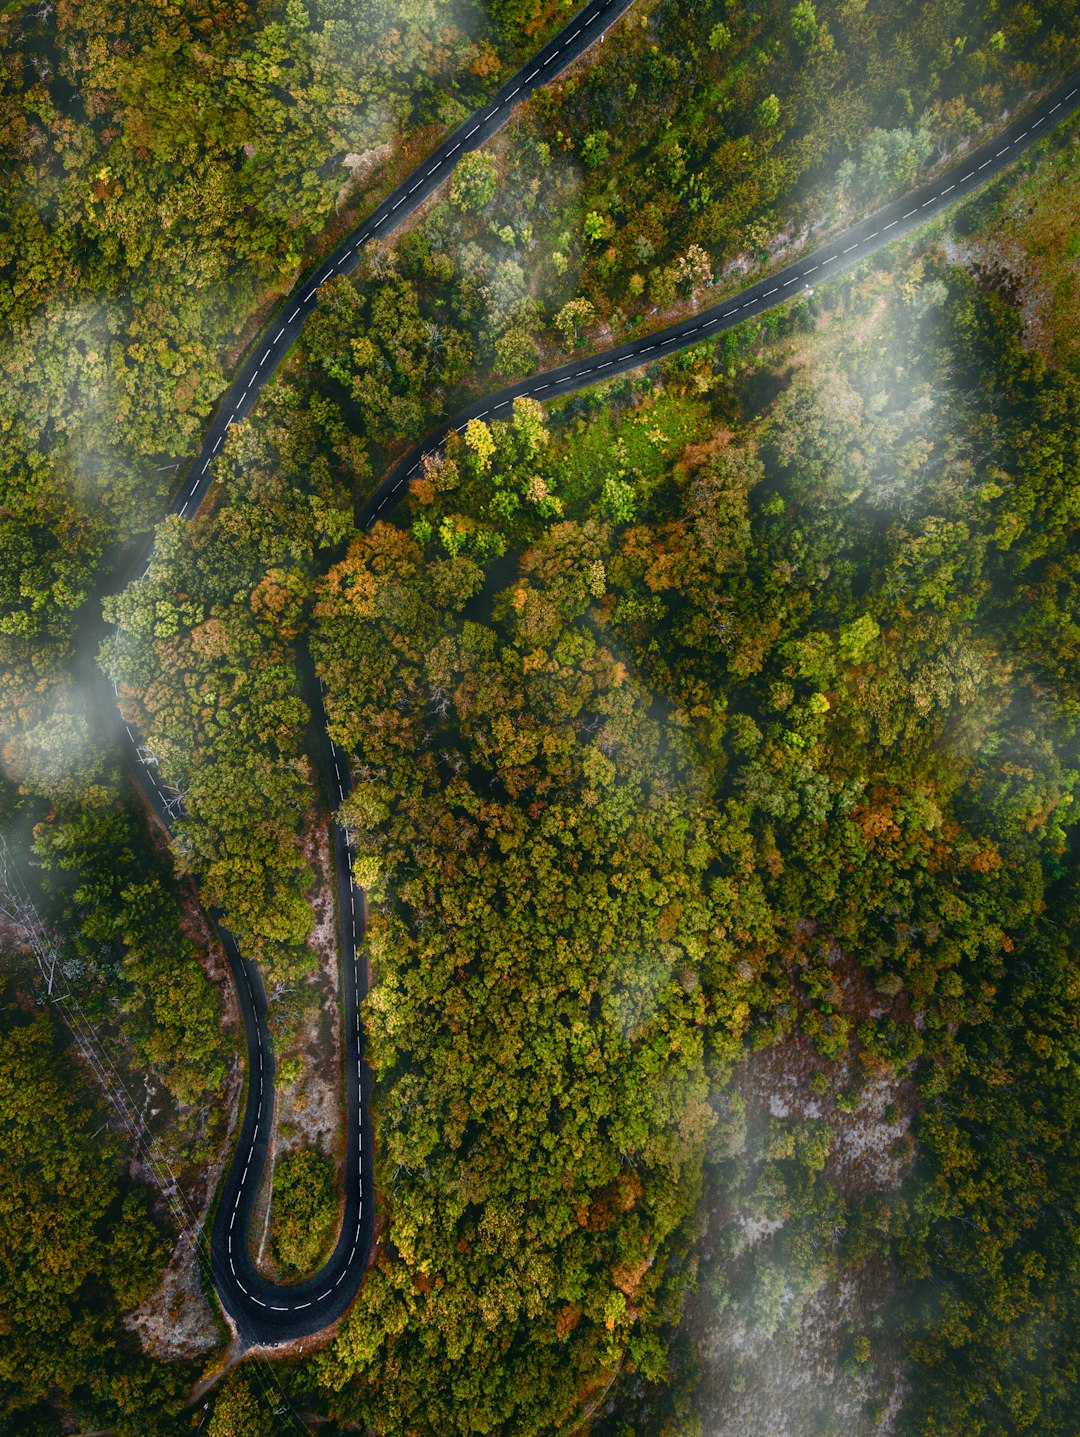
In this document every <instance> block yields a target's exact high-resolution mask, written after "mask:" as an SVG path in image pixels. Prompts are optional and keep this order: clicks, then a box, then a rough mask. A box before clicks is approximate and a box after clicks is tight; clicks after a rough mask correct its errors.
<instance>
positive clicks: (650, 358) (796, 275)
mask: <svg viewBox="0 0 1080 1437" xmlns="http://www.w3.org/2000/svg"><path fill="white" fill-rule="evenodd" d="M1078 108H1080V70H1078V71H1076V72H1075V73H1074V74H1073V75H1072V76H1071V77H1070V78H1069V79H1068V80H1066V81H1065V82H1064V83H1063V84H1061V85H1060V86H1058V88H1057V89H1056V90H1055V91H1054V92H1053V94H1051V95H1050V96H1048V98H1047V99H1046V100H1044V101H1043V103H1042V104H1041V105H1040V106H1039V107H1038V108H1037V109H1036V110H1035V111H1034V112H1033V113H1031V114H1029V115H1026V116H1025V117H1024V118H1023V119H1020V120H1016V121H1015V122H1014V123H1013V124H1012V125H1010V126H1009V127H1008V128H1007V129H1006V130H1004V131H1003V132H1002V133H1001V134H1000V135H998V136H997V137H996V138H995V139H993V140H991V141H989V142H988V143H987V144H985V145H983V146H982V148H981V149H978V150H976V151H975V152H974V153H973V154H971V155H969V156H968V157H967V158H966V159H965V160H963V161H962V162H961V163H959V164H957V165H954V166H953V167H952V168H951V169H950V170H949V171H948V172H947V173H946V174H943V175H941V176H940V177H939V178H938V179H936V180H934V181H931V182H930V183H929V184H926V185H923V186H922V187H921V188H920V189H917V190H913V191H912V192H911V193H910V194H907V195H904V196H903V197H902V198H901V199H898V200H894V201H893V203H892V204H890V205H887V206H885V208H884V209H880V210H878V211H876V212H875V213H874V214H872V215H871V216H870V217H869V218H867V219H864V220H860V221H859V223H858V224H855V225H852V226H851V227H850V228H849V229H846V230H845V231H844V232H843V233H842V234H839V235H837V236H836V237H835V238H834V239H832V240H830V241H829V242H828V244H826V245H822V246H821V247H820V248H819V249H817V250H815V251H814V252H813V253H812V254H808V255H805V256H804V257H803V258H802V259H799V260H796V261H795V262H794V263H793V264H790V265H787V266H786V267H785V268H784V269H781V270H777V271H776V272H775V273H773V274H771V275H769V276H767V277H766V278H765V279H760V280H758V281H757V282H756V283H754V284H752V285H749V286H748V287H747V288H746V289H744V290H741V291H740V292H739V293H738V294H734V295H731V296H730V297H729V298H728V299H726V300H723V301H721V303H719V304H715V305H713V306H712V307H711V308H710V309H705V310H701V311H699V312H698V313H697V314H695V315H691V316H690V317H689V318H687V319H684V320H680V321H679V323H678V324H672V325H669V326H668V327H667V328H666V329H661V330H656V331H654V332H653V333H651V334H645V335H642V336H640V337H639V338H638V339H634V340H630V341H628V342H627V343H626V344H620V345H618V346H617V347H616V348H614V349H609V350H606V351H605V352H603V353H601V354H593V355H590V356H589V357H588V358H586V359H580V360H575V361H572V362H571V363H569V364H563V365H560V366H559V368H557V369H549V370H547V371H546V372H545V373H542V374H534V375H532V376H531V377H530V378H529V379H521V380H518V381H517V382H516V383H514V384H508V385H507V386H506V387H505V388H503V389H499V390H497V391H495V392H494V393H492V394H488V395H486V396H485V397H484V398H483V399H478V400H477V401H476V402H475V403H474V404H470V405H469V406H468V408H467V409H463V410H462V411H461V412H460V414H456V415H455V416H454V417H453V419H449V420H447V421H446V422H445V423H443V424H441V425H439V427H438V428H437V429H435V430H433V431H432V432H431V434H429V435H428V436H427V438H426V439H424V440H423V441H422V442H421V443H420V444H418V445H417V446H416V447H415V448H414V449H412V450H410V451H409V453H408V454H406V455H405V456H404V458H402V459H400V460H399V461H398V462H397V463H396V464H395V465H394V467H393V468H392V469H391V470H390V471H389V473H388V474H387V475H386V477H385V479H383V481H382V483H381V484H380V485H379V487H378V488H377V489H376V491H375V493H374V494H373V495H372V496H371V498H370V499H369V500H368V502H367V503H366V504H365V505H364V508H363V510H362V511H361V514H360V523H361V525H362V526H364V527H367V528H370V527H371V525H372V524H373V523H374V522H375V520H376V519H378V518H381V517H384V516H385V513H386V512H387V511H389V510H390V509H392V508H393V507H394V505H395V503H396V502H398V500H400V498H401V496H402V494H403V492H404V485H405V483H406V481H407V480H408V479H410V478H411V477H412V475H414V474H416V473H417V472H418V471H419V470H420V468H421V465H422V464H423V461H424V459H425V458H427V457H428V456H429V455H431V454H434V453H436V452H437V451H438V449H439V448H440V446H441V445H442V444H443V443H444V442H445V440H446V437H447V435H448V434H450V433H451V431H454V430H456V431H457V432H458V433H459V434H460V433H461V431H462V430H463V429H464V428H465V426H466V425H467V424H468V422H469V420H470V419H498V418H505V417H506V414H505V412H506V411H507V410H509V409H510V408H511V406H512V405H513V402H514V400H515V399H520V398H526V397H527V398H531V399H536V400H539V402H540V403H546V402H549V401H550V400H552V399H561V398H562V397H563V395H565V394H572V393H573V392H574V391H575V390H577V389H585V388H587V387H588V386H589V385H591V384H599V383H601V382H602V381H604V380H608V379H614V378H615V376H616V375H619V374H625V373H627V371H628V370H631V369H639V368H641V367H642V366H643V365H647V364H652V363H653V362H654V361H655V360H657V359H664V358H666V357H667V356H668V355H671V354H677V353H678V352H679V351H680V350H683V349H689V348H691V347H692V346H693V345H695V344H701V343H703V342H704V341H705V340H707V339H713V338H715V337H716V335H718V334H722V333H723V332H724V330H725V329H733V328H734V327H735V325H737V324H741V323H742V321H743V320H744V319H749V318H751V317H752V316H753V315H757V314H763V313H764V312H765V311H766V310H768V309H774V308H776V307H777V306H779V305H782V304H786V303H787V301H788V300H789V299H792V298H794V297H795V296H796V295H798V294H799V293H800V292H801V290H804V289H806V288H807V287H809V285H810V283H811V281H812V282H813V283H814V284H819V283H821V281H822V280H825V279H831V278H832V276H833V275H837V274H841V273H842V272H843V271H844V270H845V269H850V268H851V267H852V266H853V265H856V264H858V263H859V261H860V260H863V259H866V257H867V256H868V255H871V254H873V253H874V251H875V250H879V249H883V248H884V247H885V246H886V245H889V244H892V242H893V241H894V240H897V239H900V238H902V237H903V236H904V235H905V234H909V233H910V232H911V231H912V230H914V229H917V228H918V227H919V226H920V225H923V224H925V223H926V221H927V220H929V219H932V218H933V217H934V216H935V215H938V214H940V213H941V212H942V211H943V210H945V209H948V208H949V207H950V206H951V205H953V204H955V203H956V202H957V201H958V200H963V199H966V198H967V197H968V196H969V195H971V194H973V193H974V192H975V191H976V190H977V189H979V188H981V187H982V186H983V185H985V184H986V183H987V181H988V180H990V179H992V178H993V176H994V175H996V174H998V173H999V172H1000V171H1001V170H1003V169H1004V168H1005V167H1006V166H1007V165H1009V164H1011V163H1012V162H1013V161H1014V160H1015V159H1016V158H1017V157H1018V156H1019V155H1021V154H1023V152H1024V151H1025V150H1026V149H1028V148H1029V147H1030V146H1031V145H1034V144H1036V143H1037V142H1038V141H1039V140H1040V139H1041V138H1042V137H1043V136H1044V135H1046V134H1048V133H1049V132H1050V131H1051V130H1052V129H1053V128H1054V127H1055V126H1056V125H1059V124H1060V123H1061V122H1062V121H1063V120H1065V119H1067V118H1068V117H1069V116H1070V115H1071V114H1073V113H1074V112H1075V111H1076V110H1077V109H1078Z"/></svg>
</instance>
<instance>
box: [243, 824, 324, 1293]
mask: <svg viewBox="0 0 1080 1437" xmlns="http://www.w3.org/2000/svg"><path fill="white" fill-rule="evenodd" d="M303 847H304V855H305V857H306V858H307V860H308V862H309V863H310V864H311V866H312V869H313V870H314V872H315V875H316V881H315V887H314V889H313V891H312V893H311V896H310V901H311V908H312V915H313V918H314V922H313V925H312V928H311V932H310V933H309V934H308V940H307V941H308V946H309V947H310V948H311V950H312V951H313V952H314V953H315V954H316V956H317V958H318V966H317V968H316V969H315V971H314V972H312V973H311V974H310V975H309V976H308V977H307V978H306V979H305V985H304V986H305V991H304V993H303V995H302V997H301V1004H300V1008H301V1016H300V1019H299V1022H298V1023H297V1024H296V1028H295V1032H294V1036H293V1038H292V1041H291V1042H290V1043H289V1045H288V1047H287V1048H286V1049H284V1050H283V1051H282V1052H281V1053H279V1054H278V1055H277V1063H278V1081H277V1088H276V1092H275V1107H274V1132H273V1136H272V1138H271V1143H270V1151H269V1155H268V1157H267V1162H266V1169H265V1172H264V1174H263V1180H262V1184H261V1186H260V1189H259V1197H258V1200H257V1202H256V1206H255V1213H254V1216H253V1219H252V1229H251V1230H252V1242H253V1245H254V1249H255V1250H254V1257H255V1261H256V1264H257V1265H258V1267H259V1270H260V1271H261V1272H263V1273H264V1274H265V1275H266V1276H267V1277H269V1278H280V1276H281V1274H280V1272H279V1271H278V1269H277V1266H276V1264H275V1263H274V1260H273V1256H272V1254H271V1251H270V1219H271V1211H270V1209H271V1193H272V1191H273V1175H274V1168H275V1167H276V1165H277V1163H278V1162H280V1161H281V1160H282V1158H284V1157H286V1156H287V1155H288V1154H289V1153H292V1152H296V1151H298V1150H299V1149H301V1148H317V1149H318V1150H319V1151H320V1152H322V1153H326V1154H327V1155H329V1156H330V1157H332V1158H333V1160H334V1175H335V1180H336V1182H337V1186H338V1192H339V1194H340V1195H341V1199H342V1202H343V1200H344V1183H343V1176H342V1173H343V1162H344V1141H343V1139H344V1131H345V1112H344V1091H343V1083H342V1076H343V1074H342V1056H341V998H340V993H341V987H340V974H339V967H338V959H339V954H338V931H337V905H336V897H337V876H336V873H335V869H334V859H333V854H332V851H331V845H330V830H329V822H328V820H327V819H326V818H325V817H320V818H317V819H313V820H312V821H311V822H310V823H309V825H308V827H307V830H306V832H305V834H304V841H303ZM335 1237H336V1231H335Z"/></svg>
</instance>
